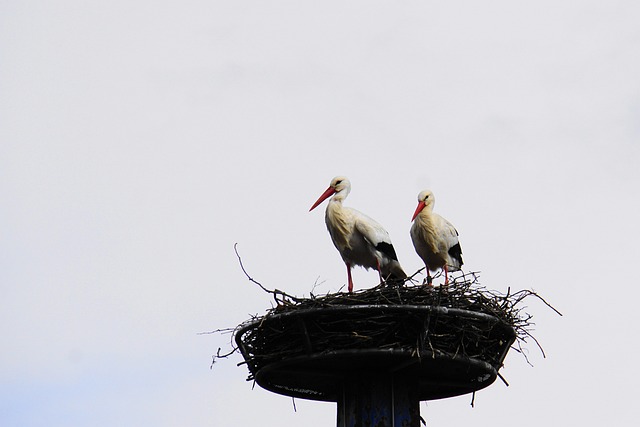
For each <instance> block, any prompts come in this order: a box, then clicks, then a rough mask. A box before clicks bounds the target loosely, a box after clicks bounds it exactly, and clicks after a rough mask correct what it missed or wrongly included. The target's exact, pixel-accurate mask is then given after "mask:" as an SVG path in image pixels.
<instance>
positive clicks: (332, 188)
mask: <svg viewBox="0 0 640 427" xmlns="http://www.w3.org/2000/svg"><path fill="white" fill-rule="evenodd" d="M350 191H351V182H349V179H348V178H347V177H345V176H336V177H335V178H333V179H332V180H331V184H329V188H327V189H326V190H325V192H324V193H322V195H321V196H320V197H319V198H318V200H316V202H315V203H314V204H313V206H311V209H309V212H311V211H312V210H314V209H315V208H316V207H317V206H318V205H319V204H320V203H322V202H324V201H325V200H326V199H328V198H329V197H331V196H332V195H334V194H340V195H341V196H342V198H343V199H344V198H345V197H347V194H349V192H350Z"/></svg>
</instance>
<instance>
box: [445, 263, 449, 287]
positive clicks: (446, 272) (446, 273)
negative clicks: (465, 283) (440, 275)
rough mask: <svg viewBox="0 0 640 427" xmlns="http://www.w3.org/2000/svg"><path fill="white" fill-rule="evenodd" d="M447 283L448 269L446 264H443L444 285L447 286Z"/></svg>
mask: <svg viewBox="0 0 640 427" xmlns="http://www.w3.org/2000/svg"><path fill="white" fill-rule="evenodd" d="M448 284H449V270H448V269H447V264H445V265H444V285H445V286H447V285H448Z"/></svg>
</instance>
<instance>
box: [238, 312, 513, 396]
mask: <svg viewBox="0 0 640 427" xmlns="http://www.w3.org/2000/svg"><path fill="white" fill-rule="evenodd" d="M367 313H377V314H380V313H383V314H389V315H392V316H401V315H403V314H404V315H421V316H434V315H435V316H438V317H441V318H447V319H453V318H457V319H461V320H462V321H469V322H473V321H481V322H488V323H490V324H492V325H493V327H497V328H498V329H499V331H498V332H499V333H500V334H501V336H503V337H504V343H503V346H502V348H501V350H500V354H499V355H498V356H497V358H498V360H497V361H496V362H494V363H489V362H488V361H486V360H481V359H479V358H476V357H470V356H467V355H462V354H457V353H456V354H453V353H452V352H449V351H445V350H442V349H438V348H435V349H434V348H431V349H430V350H429V349H425V348H423V349H417V348H416V349H408V348H400V347H390V348H357V349H348V348H333V349H324V350H322V351H316V350H314V348H313V343H312V342H309V338H308V337H307V342H306V349H305V354H298V355H292V356H288V357H283V358H281V359H279V360H271V361H267V362H266V363H262V364H261V363H256V359H255V358H252V357H251V352H250V350H249V349H247V347H246V346H245V343H244V341H243V337H244V336H245V334H246V333H247V332H252V331H256V330H259V329H260V328H265V330H266V329H267V328H269V327H271V326H272V325H274V324H277V323H278V322H280V321H283V320H284V321H287V322H292V324H294V323H295V324H297V325H300V324H301V325H302V326H301V327H302V328H303V329H302V330H303V331H304V327H305V326H304V322H305V319H307V318H313V316H315V315H318V316H321V315H339V316H347V317H348V316H349V315H351V316H354V315H356V316H362V315H366V314H367ZM293 333H298V332H297V331H293ZM515 340H516V331H515V330H514V328H513V327H512V326H511V325H509V324H508V323H506V322H504V320H502V319H500V318H498V317H496V316H493V315H491V314H488V313H485V312H480V311H471V310H465V309H460V308H452V307H445V306H437V305H409V304H403V305H397V304H361V305H346V306H329V307H313V308H301V309H296V310H291V311H284V312H280V313H271V314H269V315H267V316H264V317H263V318H260V319H257V320H254V321H250V322H247V323H245V324H243V325H241V326H240V327H239V329H238V330H237V331H236V334H235V341H236V343H237V345H238V348H239V349H240V351H241V353H242V355H243V356H244V359H245V361H246V363H247V365H248V367H249V370H250V371H251V372H252V373H253V374H254V380H255V381H256V382H257V383H258V385H260V386H261V387H262V388H264V389H266V390H269V391H272V392H275V393H278V394H283V395H286V396H291V397H298V398H304V399H310V400H320V401H337V399H338V397H339V395H340V391H341V389H342V387H343V384H344V382H345V381H348V378H349V377H350V376H352V375H354V373H360V374H362V373H366V374H376V375H377V374H390V375H405V376H412V377H415V378H418V388H419V390H418V395H419V396H420V400H433V399H441V398H446V397H452V396H458V395H462V394H467V393H471V392H475V391H477V390H480V389H483V388H485V387H487V386H489V385H490V384H492V383H493V382H494V381H495V379H496V378H497V376H498V370H499V369H500V367H501V365H502V362H503V360H504V358H505V357H506V354H507V352H508V350H509V348H510V347H511V345H512V344H513V342H514V341H515Z"/></svg>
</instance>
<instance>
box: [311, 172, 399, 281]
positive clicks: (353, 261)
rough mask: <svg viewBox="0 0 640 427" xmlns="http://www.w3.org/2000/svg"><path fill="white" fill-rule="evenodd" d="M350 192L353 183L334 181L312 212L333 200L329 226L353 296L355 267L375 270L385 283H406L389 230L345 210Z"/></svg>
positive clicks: (358, 213) (327, 215)
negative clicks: (352, 270)
mask: <svg viewBox="0 0 640 427" xmlns="http://www.w3.org/2000/svg"><path fill="white" fill-rule="evenodd" d="M350 191H351V183H350V182H349V180H348V179H347V178H345V177H343V176H337V177H335V178H333V179H332V180H331V185H329V188H327V190H326V191H325V192H324V193H323V194H322V195H321V196H320V198H318V200H317V201H316V202H315V203H314V204H313V206H311V209H309V212H311V211H312V210H313V209H315V208H316V207H317V206H318V205H319V204H320V203H322V202H323V201H324V200H326V199H327V198H328V197H330V196H333V197H332V198H331V200H329V204H328V206H327V210H326V212H325V222H326V224H327V229H328V230H329V234H330V235H331V240H333V244H334V245H335V247H336V248H337V249H338V252H340V255H341V256H342V260H343V261H344V263H345V264H346V265H347V278H348V280H349V292H352V291H353V280H352V279H351V267H352V266H353V265H359V266H362V267H364V268H366V269H369V268H375V269H376V270H378V274H379V275H380V281H381V282H383V281H385V280H387V281H394V282H400V283H402V281H403V280H404V279H405V278H406V277H407V275H406V273H405V272H404V271H403V270H402V267H400V263H398V257H397V256H396V251H395V250H394V249H393V245H392V244H391V239H390V238H389V233H387V230H385V229H384V228H383V227H382V226H381V225H380V224H378V223H377V222H376V221H374V220H373V219H371V218H369V217H368V216H366V215H365V214H363V213H361V212H358V211H357V210H355V209H352V208H346V207H344V206H342V202H343V201H344V199H346V197H347V196H348V195H349V192H350Z"/></svg>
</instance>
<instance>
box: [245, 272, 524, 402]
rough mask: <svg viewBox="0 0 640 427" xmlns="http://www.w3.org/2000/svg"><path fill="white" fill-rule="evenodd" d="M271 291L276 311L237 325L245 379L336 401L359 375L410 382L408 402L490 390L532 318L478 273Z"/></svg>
mask: <svg viewBox="0 0 640 427" xmlns="http://www.w3.org/2000/svg"><path fill="white" fill-rule="evenodd" d="M274 295H275V294H274ZM278 295H280V298H279V299H278V298H276V299H277V301H278V305H277V306H276V307H275V308H273V309H271V310H270V311H269V312H268V313H267V314H266V315H264V316H262V317H256V318H254V319H252V320H250V321H247V322H245V323H244V324H242V325H240V326H239V327H238V329H237V330H236V332H235V341H236V344H237V346H238V348H239V349H240V351H241V353H242V355H243V357H244V359H245V363H246V364H247V366H248V368H249V372H250V375H249V377H248V380H254V381H255V382H256V383H257V384H258V385H260V386H261V387H262V388H264V389H266V390H269V391H272V392H275V393H279V394H282V395H286V396H292V397H298V398H304V399H311V400H319V401H329V402H339V401H340V399H342V398H343V396H344V393H345V390H346V389H348V388H349V387H350V386H351V384H353V383H354V382H357V381H361V380H362V379H366V378H388V379H389V381H392V382H393V381H397V382H402V383H407V384H410V385H409V386H407V389H408V390H410V391H411V393H412V395H413V397H412V399H414V400H421V401H422V400H433V399H441V398H446V397H452V396H458V395H462V394H467V393H471V392H475V391H477V390H481V389H483V388H485V387H487V386H489V385H490V384H492V383H493V382H494V381H495V380H496V378H497V377H498V371H499V369H500V368H501V367H502V364H503V361H504V359H505V357H506V355H507V352H508V351H509V349H510V348H511V346H512V345H513V344H514V342H515V341H516V340H517V339H518V338H521V339H524V338H525V337H527V336H529V337H530V335H529V332H528V326H529V325H530V323H529V322H528V320H529V318H530V316H528V315H526V316H522V315H521V314H520V309H519V308H518V307H516V304H517V303H518V302H519V301H520V300H521V299H522V298H524V297H525V296H526V295H527V294H522V293H518V294H514V295H508V294H507V295H501V294H497V293H495V292H490V291H487V290H486V289H484V288H481V287H479V286H478V285H477V283H476V278H475V275H472V276H468V275H467V276H465V275H461V276H459V277H456V278H453V280H452V282H451V283H450V284H449V286H447V287H431V286H424V285H423V286H420V285H409V286H406V285H405V286H402V287H389V286H384V285H381V286H378V287H376V288H373V289H367V290H363V291H359V292H356V293H352V294H345V293H339V294H328V295H326V296H322V297H312V298H293V297H290V296H288V295H285V294H282V293H280V294H278Z"/></svg>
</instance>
